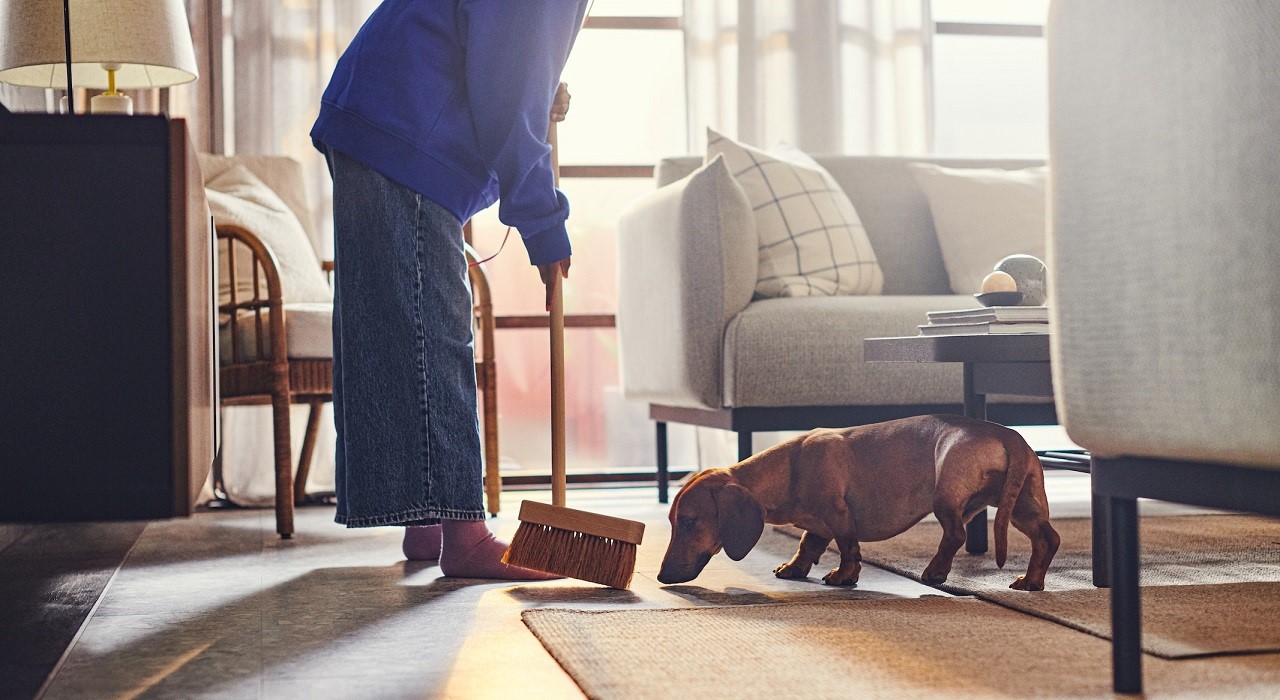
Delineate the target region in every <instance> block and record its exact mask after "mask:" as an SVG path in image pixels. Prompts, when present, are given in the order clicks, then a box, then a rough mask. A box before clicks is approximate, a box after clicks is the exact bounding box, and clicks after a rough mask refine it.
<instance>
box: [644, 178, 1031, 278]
mask: <svg viewBox="0 0 1280 700" xmlns="http://www.w3.org/2000/svg"><path fill="white" fill-rule="evenodd" d="M815 160H817V161H818V162H819V163H820V164H821V165H822V167H824V168H826V169H827V170H828V171H829V172H830V173H831V175H832V176H833V177H835V179H836V181H837V182H839V183H840V186H841V187H843V188H844V190H845V193H846V194H848V195H849V199H850V200H851V201H852V202H853V206H854V208H855V209H856V210H857V212H858V218H859V219H861V220H862V225H863V227H865V228H866V230H867V235H868V236H869V237H870V238H871V246H872V247H873V248H874V249H875V252H876V259H877V260H878V261H879V262H880V269H881V271H882V272H883V273H884V293H885V294H887V295H895V294H950V293H951V284H950V282H949V280H948V278H947V271H946V268H945V267H944V266H943V264H942V253H941V251H940V250H939V248H938V237H937V235H936V234H935V233H934V229H933V218H932V217H931V216H930V214H929V203H928V201H927V200H925V196H924V192H922V191H921V190H920V185H919V184H918V183H917V182H916V178H915V175H914V174H913V173H912V172H911V170H910V168H909V167H908V165H909V164H910V163H936V164H938V165H945V166H947V167H950V168H1005V169H1009V170H1015V169H1021V168H1030V167H1035V166H1037V165H1044V161H1043V160H1030V159H977V158H900V157H888V156H817V157H816V158H815ZM700 165H702V159H701V158H698V157H696V156H685V157H680V158H667V159H665V160H663V161H661V162H660V163H658V168H657V170H656V172H655V177H656V179H657V183H658V186H659V187H661V186H662V185H665V184H669V183H671V182H675V181H676V180H679V179H680V178H682V177H685V176H686V175H688V174H689V173H691V172H693V171H694V170H695V169H696V168H698V167H699V166H700Z"/></svg>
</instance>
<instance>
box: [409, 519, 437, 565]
mask: <svg viewBox="0 0 1280 700" xmlns="http://www.w3.org/2000/svg"><path fill="white" fill-rule="evenodd" d="M441 529H442V528H441V527H440V526H439V525H410V526H408V527H406V528H405V529H404V543H403V544H402V545H401V549H402V550H403V551H404V558H405V559H408V560H409V561H435V560H437V559H439V558H440V538H441V536H442V535H441V534H440V531H441Z"/></svg>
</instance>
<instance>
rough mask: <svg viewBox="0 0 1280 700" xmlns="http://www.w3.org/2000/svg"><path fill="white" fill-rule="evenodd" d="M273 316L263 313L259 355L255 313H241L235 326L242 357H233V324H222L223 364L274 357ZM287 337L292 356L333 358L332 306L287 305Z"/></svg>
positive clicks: (285, 316) (311, 304) (304, 303)
mask: <svg viewBox="0 0 1280 700" xmlns="http://www.w3.org/2000/svg"><path fill="white" fill-rule="evenodd" d="M270 320H271V314H270V313H269V312H267V311H263V312H262V354H261V355H259V354H258V340H257V339H258V335H257V326H258V321H257V319H256V318H255V317H254V314H253V313H252V312H246V311H242V312H240V321H239V323H238V324H237V327H236V344H237V345H239V346H240V354H239V355H238V356H236V357H235V358H234V360H233V357H232V354H231V328H230V324H226V323H224V324H222V329H221V339H220V340H221V348H220V351H221V353H222V355H221V356H222V362H223V363H230V362H233V361H239V362H246V361H253V360H265V359H269V358H270V357H271V325H270ZM284 335H285V340H286V342H287V343H288V348H289V357H291V358H298V359H325V358H332V357H333V304H332V303H326V302H294V303H292V304H285V305H284Z"/></svg>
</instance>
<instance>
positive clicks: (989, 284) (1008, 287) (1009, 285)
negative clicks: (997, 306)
mask: <svg viewBox="0 0 1280 700" xmlns="http://www.w3.org/2000/svg"><path fill="white" fill-rule="evenodd" d="M1016 291H1018V283H1017V282H1015V281H1014V279H1013V278H1012V277H1010V276H1009V273H1007V272H1000V271H999V270H997V271H995V272H992V273H991V274H989V275H987V276H986V277H983V278H982V293H983V294H987V293H988V292H1016Z"/></svg>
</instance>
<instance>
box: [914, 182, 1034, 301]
mask: <svg viewBox="0 0 1280 700" xmlns="http://www.w3.org/2000/svg"><path fill="white" fill-rule="evenodd" d="M911 169H912V171H913V172H914V173H915V177H916V182H918V183H919V184H920V189H921V190H923V191H924V196H925V199H927V200H928V202H929V211H930V212H931V213H932V214H933V227H934V229H935V230H936V231H937V234H938V246H939V247H940V248H941V249H942V263H943V265H944V266H945V267H946V268H947V275H948V276H949V277H950V278H951V291H953V292H955V293H956V294H975V293H977V292H979V291H981V286H982V278H983V277H986V276H987V274H988V273H990V272H991V271H992V270H993V269H995V266H996V263H998V262H1000V260H1001V259H1002V258H1004V257H1005V256H1008V255H1013V254H1014V253H1025V254H1027V255H1034V256H1036V257H1037V258H1040V259H1041V260H1044V258H1045V245H1046V244H1045V179H1046V177H1047V175H1048V169H1047V168H1045V167H1039V168H1026V169H1023V170H1001V169H998V168H944V167H942V166H939V165H932V164H929V163H914V164H912V165H911Z"/></svg>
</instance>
